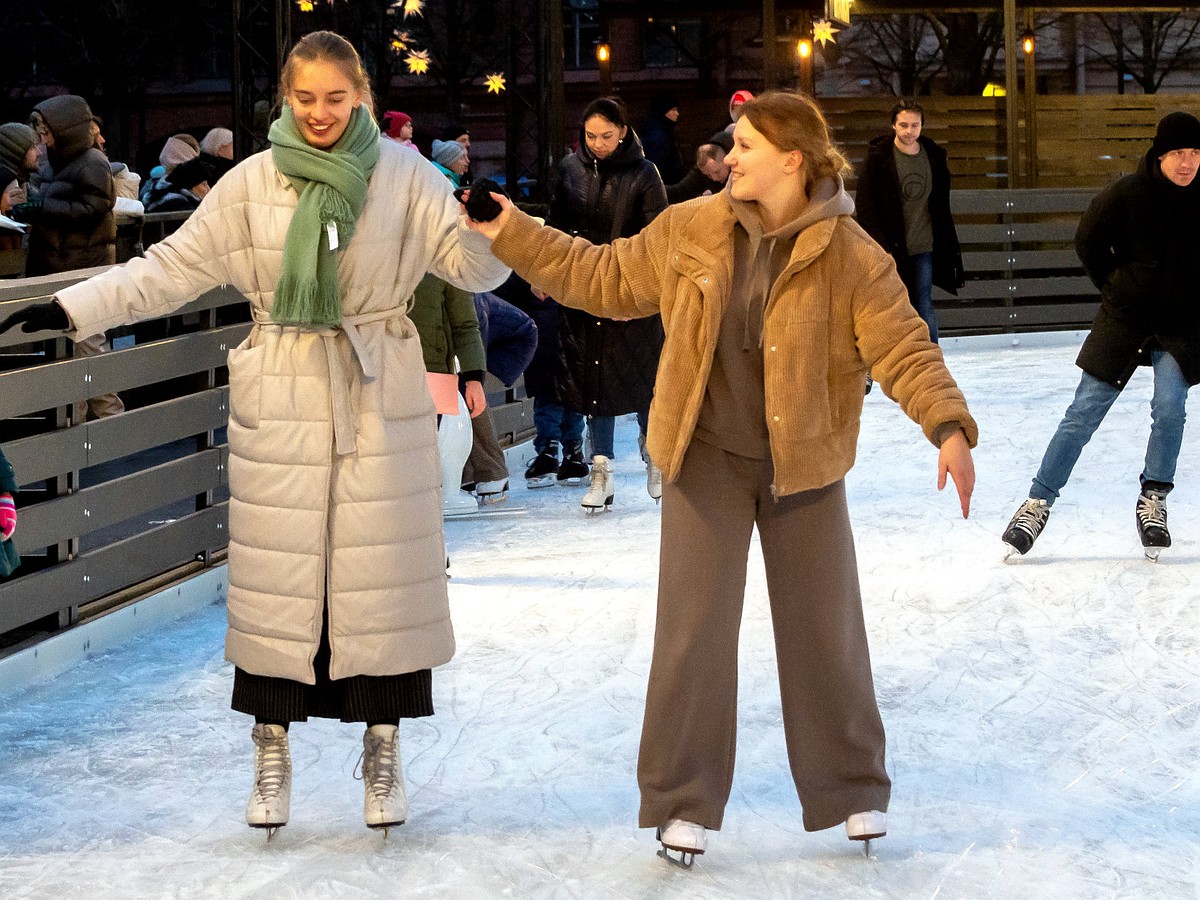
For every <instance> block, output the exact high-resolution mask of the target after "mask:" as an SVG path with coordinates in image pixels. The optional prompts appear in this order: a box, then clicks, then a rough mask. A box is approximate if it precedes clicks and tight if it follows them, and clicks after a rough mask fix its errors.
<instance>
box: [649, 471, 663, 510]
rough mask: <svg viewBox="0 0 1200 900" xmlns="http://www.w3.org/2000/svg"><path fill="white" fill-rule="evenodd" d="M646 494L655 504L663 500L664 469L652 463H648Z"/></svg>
mask: <svg viewBox="0 0 1200 900" xmlns="http://www.w3.org/2000/svg"><path fill="white" fill-rule="evenodd" d="M646 493H647V494H649V495H650V496H651V497H652V498H653V499H654V502H655V503H657V502H658V501H659V500H661V499H662V469H660V468H659V467H658V466H656V465H655V464H654V463H652V462H648V463H646Z"/></svg>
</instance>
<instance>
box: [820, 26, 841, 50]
mask: <svg viewBox="0 0 1200 900" xmlns="http://www.w3.org/2000/svg"><path fill="white" fill-rule="evenodd" d="M841 30H842V29H840V28H834V27H833V23H832V22H830V21H829V20H828V19H818V20H817V21H815V22H813V40H814V41H820V42H821V46H822V47H824V46H825V44H826V43H829V42H832V43H835V44H836V43H837V40H836V39H835V38H834V35H835V34H836V33H837V32H839V31H841Z"/></svg>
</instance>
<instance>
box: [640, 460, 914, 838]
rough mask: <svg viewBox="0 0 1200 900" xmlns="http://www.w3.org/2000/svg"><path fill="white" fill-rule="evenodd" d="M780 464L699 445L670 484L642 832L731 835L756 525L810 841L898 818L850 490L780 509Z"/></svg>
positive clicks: (824, 492)
mask: <svg viewBox="0 0 1200 900" xmlns="http://www.w3.org/2000/svg"><path fill="white" fill-rule="evenodd" d="M773 474H774V473H773V468H772V465H771V462H770V460H758V459H749V458H746V457H741V456H737V455H734V454H731V453H727V452H725V451H723V450H719V449H717V448H715V447H713V446H711V445H708V444H705V443H703V442H701V441H698V440H693V441H692V444H691V446H690V447H689V448H688V451H687V456H686V457H685V458H684V462H683V468H682V470H681V472H680V474H679V477H678V478H677V479H676V481H674V482H673V483H669V484H667V485H665V486H664V488H663V512H662V548H661V553H660V557H661V561H660V568H659V587H658V619H657V624H656V626H655V633H654V656H653V661H652V663H651V667H650V682H649V685H648V686H647V689H646V715H645V721H644V723H643V727H642V743H641V749H640V752H639V757H638V784H639V786H640V788H641V794H642V803H641V811H640V814H639V824H640V825H641V827H643V828H653V827H656V826H660V825H662V824H663V823H665V822H666V821H667V820H668V819H673V818H678V819H686V820H688V821H691V822H696V823H697V824H700V825H703V826H704V827H705V828H709V829H718V828H720V827H721V821H722V818H723V816H724V811H725V804H726V802H727V801H728V799H729V791H730V787H731V784H732V781H733V763H734V748H735V744H736V732H737V674H738V665H737V652H738V632H739V629H740V626H741V618H742V600H743V597H744V595H745V589H746V563H747V557H748V555H749V545H750V536H751V533H752V529H753V528H754V526H755V525H757V526H758V532H759V539H760V542H761V544H762V552H763V559H764V561H765V564H766V576H767V592H768V595H769V597H770V604H771V619H772V622H773V624H774V628H775V653H776V656H777V658H778V667H779V688H780V694H781V696H782V701H783V727H784V735H785V738H786V741H787V750H788V760H789V763H790V765H791V771H792V779H793V781H794V782H795V784H796V792H797V793H798V794H799V797H800V803H801V805H802V806H803V809H804V827H805V829H806V830H808V831H816V830H819V829H822V828H830V827H832V826H834V825H837V824H840V823H842V822H844V821H845V820H846V819H847V818H848V817H849V816H850V815H851V814H853V813H856V812H863V811H866V810H872V809H878V810H883V811H886V810H887V805H888V799H889V796H890V793H891V781H890V780H889V778H888V775H887V772H886V771H885V769H884V734H883V722H882V721H881V719H880V717H879V708H878V706H877V705H876V702H875V687H874V683H873V681H872V678H871V661H870V655H869V652H868V649H867V635H866V628H865V626H864V624H863V613H862V600H861V598H860V596H859V589H858V571H857V565H856V561H855V556H854V538H853V535H852V534H851V532H850V519H849V513H848V510H847V508H846V490H845V483H844V482H842V481H839V482H837V483H835V484H832V485H829V486H827V487H824V488H821V489H819V490H814V491H807V492H804V493H801V494H796V495H791V496H787V497H784V498H782V499H780V500H779V501H776V500H775V498H774V497H773V496H772V494H771V482H772V479H773Z"/></svg>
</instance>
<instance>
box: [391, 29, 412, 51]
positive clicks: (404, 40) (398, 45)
mask: <svg viewBox="0 0 1200 900" xmlns="http://www.w3.org/2000/svg"><path fill="white" fill-rule="evenodd" d="M411 40H412V37H411V36H410V35H409V33H408V32H407V31H400V32H397V33H396V34H394V35H392V43H391V48H392V52H393V53H399V52H400V51H401V50H407V49H408V44H409V42H410V41H411Z"/></svg>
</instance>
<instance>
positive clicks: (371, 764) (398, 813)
mask: <svg viewBox="0 0 1200 900" xmlns="http://www.w3.org/2000/svg"><path fill="white" fill-rule="evenodd" d="M356 777H357V776H356ZM361 777H362V782H363V788H364V790H365V796H364V797H363V821H365V822H366V823H367V827H368V828H382V829H383V836H384V837H385V838H386V837H387V830H388V828H389V827H391V826H392V825H403V824H404V820H405V819H407V818H408V797H407V796H406V795H405V793H404V772H403V770H402V769H401V767H400V742H399V734H398V729H397V728H396V726H395V725H372V726H371V727H370V728H368V729H367V730H366V732H365V733H364V734H363V752H362V776H361Z"/></svg>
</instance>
